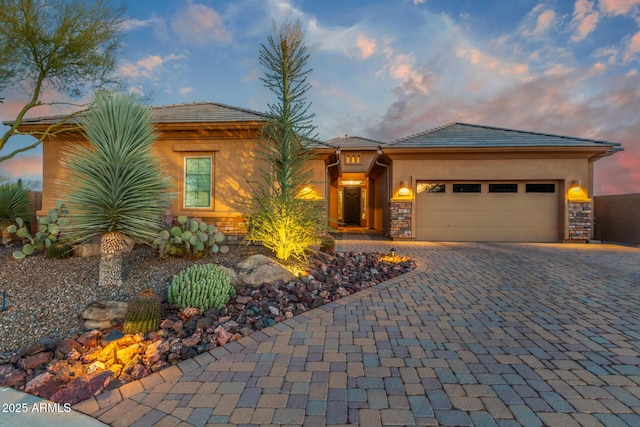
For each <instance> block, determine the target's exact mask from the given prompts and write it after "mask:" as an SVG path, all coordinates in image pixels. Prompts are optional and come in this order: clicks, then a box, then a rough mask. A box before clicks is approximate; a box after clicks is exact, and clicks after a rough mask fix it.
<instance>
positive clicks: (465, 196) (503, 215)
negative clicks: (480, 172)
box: [416, 182, 560, 242]
mask: <svg viewBox="0 0 640 427" xmlns="http://www.w3.org/2000/svg"><path fill="white" fill-rule="evenodd" d="M445 184H446V192H444V193H428V192H423V193H418V194H417V196H416V237H417V239H419V240H434V241H508V242H556V241H558V240H559V206H560V204H559V194H558V193H557V191H556V193H527V192H526V191H525V183H519V184H518V192H517V193H489V192H488V188H489V186H488V184H489V182H483V183H482V192H481V193H453V192H452V182H447V183H445ZM557 187H558V186H557V185H556V188H557Z"/></svg>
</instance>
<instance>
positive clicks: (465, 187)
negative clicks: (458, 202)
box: [453, 184, 482, 193]
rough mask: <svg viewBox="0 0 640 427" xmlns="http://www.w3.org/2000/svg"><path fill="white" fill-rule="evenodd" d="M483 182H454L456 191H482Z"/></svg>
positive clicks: (454, 190)
mask: <svg viewBox="0 0 640 427" xmlns="http://www.w3.org/2000/svg"><path fill="white" fill-rule="evenodd" d="M481 189H482V184H453V192H454V193H480V192H481V191H482V190H481Z"/></svg>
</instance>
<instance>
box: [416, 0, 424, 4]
mask: <svg viewBox="0 0 640 427" xmlns="http://www.w3.org/2000/svg"><path fill="white" fill-rule="evenodd" d="M426 1H427V0H413V4H422V3H424V2H426Z"/></svg>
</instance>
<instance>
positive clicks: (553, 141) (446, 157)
mask: <svg viewBox="0 0 640 427" xmlns="http://www.w3.org/2000/svg"><path fill="white" fill-rule="evenodd" d="M151 110H152V112H153V114H154V117H155V125H156V128H157V131H158V132H159V138H158V140H157V141H156V142H155V145H154V150H155V152H156V153H157V155H158V156H159V157H160V158H161V159H162V161H163V162H164V163H165V165H166V170H167V173H168V174H169V175H171V176H172V177H173V179H174V183H175V189H176V193H177V195H178V196H177V198H176V200H175V202H174V204H173V206H172V207H171V209H172V211H173V213H174V214H176V215H187V216H197V217H199V218H202V219H205V220H206V221H208V222H211V223H214V224H216V225H217V226H218V227H219V228H220V229H222V230H223V231H224V232H225V233H226V234H227V235H228V236H229V237H230V239H231V240H236V241H239V240H241V238H242V236H243V235H244V234H245V233H246V221H245V220H244V218H243V216H242V212H243V205H244V203H246V202H247V201H249V200H250V199H251V194H252V193H251V189H250V185H251V182H255V181H257V180H259V179H260V174H259V172H258V171H259V169H260V168H261V167H263V166H264V165H263V164H261V162H260V160H258V159H257V158H256V151H257V148H258V147H259V145H260V144H261V143H263V142H261V141H260V138H259V136H260V127H261V124H262V123H263V121H264V120H265V116H264V115H263V114H262V113H259V112H256V111H251V110H247V109H243V108H237V107H232V106H228V105H223V104H217V103H208V102H207V103H190V104H179V105H166V106H160V107H151ZM59 120H60V117H41V118H35V119H27V120H24V122H23V124H22V126H21V128H20V130H22V131H37V130H42V129H44V128H45V127H46V126H48V125H50V124H51V123H55V122H57V121H59ZM5 124H6V123H5ZM78 143H86V141H84V140H83V137H82V134H81V133H80V132H79V131H78V130H77V128H76V129H74V128H72V127H70V128H69V130H68V131H67V132H62V133H59V134H57V135H56V136H53V137H51V138H48V139H47V140H45V141H44V143H43V159H44V160H43V198H42V209H43V211H42V213H44V212H46V211H47V210H48V209H50V208H51V207H53V206H54V204H55V201H56V199H59V198H61V196H62V194H61V192H60V189H59V187H58V183H59V182H60V181H61V180H63V179H64V178H65V171H64V169H63V168H62V167H61V166H60V160H61V158H62V156H63V153H64V151H65V147H66V146H67V145H68V144H78ZM312 148H313V151H314V153H315V157H314V158H313V160H311V161H310V164H309V167H310V168H311V169H312V170H313V173H314V180H313V182H310V183H309V186H308V188H306V191H307V192H308V193H309V194H312V195H313V196H314V197H316V198H319V199H322V200H325V201H326V208H327V215H328V218H329V224H330V226H332V227H342V226H356V227H364V228H369V229H375V230H379V231H381V232H383V233H386V234H388V235H389V236H391V237H392V238H393V239H416V240H429V241H508V242H562V241H586V240H587V239H589V238H590V237H591V233H592V222H593V215H592V212H593V207H592V199H591V195H592V194H593V164H594V162H595V161H597V160H598V159H600V158H602V157H605V156H609V155H612V154H614V153H615V152H617V151H621V150H622V148H621V147H620V144H619V143H614V142H607V141H599V140H593V139H585V138H573V137H567V136H559V135H550V134H545V133H537V132H524V131H518V130H512V129H501V128H496V127H490V126H479V125H472V124H464V123H452V124H448V125H445V126H442V127H439V128H435V129H431V130H427V131H425V132H421V133H418V134H416V135H412V136H408V137H406V138H402V139H399V140H397V141H392V142H385V141H375V140H371V139H366V138H360V137H354V136H345V137H342V138H337V139H333V140H330V141H326V142H320V141H318V142H314V143H313V147H312Z"/></svg>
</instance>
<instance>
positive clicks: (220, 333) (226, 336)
mask: <svg viewBox="0 0 640 427" xmlns="http://www.w3.org/2000/svg"><path fill="white" fill-rule="evenodd" d="M213 332H215V334H216V337H217V339H218V344H220V345H225V344H226V343H228V342H229V340H231V337H232V336H233V334H230V333H229V332H227V331H226V330H225V329H224V327H222V326H218V327H217V328H216V329H215V330H214V331H213Z"/></svg>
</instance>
